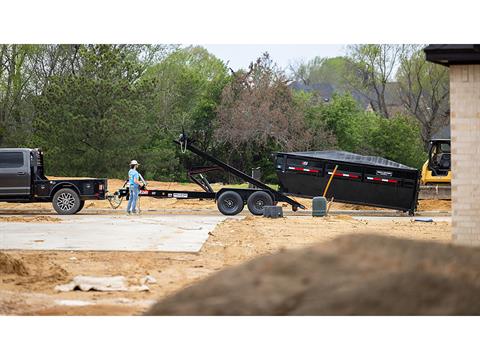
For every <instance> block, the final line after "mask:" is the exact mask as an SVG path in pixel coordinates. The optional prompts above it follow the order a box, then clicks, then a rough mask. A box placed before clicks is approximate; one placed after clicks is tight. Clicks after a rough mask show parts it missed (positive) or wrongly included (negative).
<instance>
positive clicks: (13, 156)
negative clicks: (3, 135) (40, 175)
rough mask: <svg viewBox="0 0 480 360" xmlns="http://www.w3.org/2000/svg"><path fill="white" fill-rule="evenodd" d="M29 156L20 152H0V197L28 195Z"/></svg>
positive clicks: (24, 152)
mask: <svg viewBox="0 0 480 360" xmlns="http://www.w3.org/2000/svg"><path fill="white" fill-rule="evenodd" d="M29 156H30V154H29V153H28V152H26V151H20V150H2V151H0V196H9V197H12V196H13V197H16V196H18V197H26V196H29V195H30V165H29V164H30V158H29Z"/></svg>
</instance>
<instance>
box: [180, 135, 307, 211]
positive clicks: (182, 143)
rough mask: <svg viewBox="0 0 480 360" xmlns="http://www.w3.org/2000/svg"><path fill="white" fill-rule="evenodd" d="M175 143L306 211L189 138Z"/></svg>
mask: <svg viewBox="0 0 480 360" xmlns="http://www.w3.org/2000/svg"><path fill="white" fill-rule="evenodd" d="M174 141H175V143H177V144H179V145H180V146H181V147H182V148H183V149H188V150H190V151H191V152H193V153H194V154H197V155H198V156H200V157H201V158H204V159H206V160H208V161H210V162H211V163H213V164H216V165H218V166H219V167H221V168H222V169H224V170H225V171H227V172H229V173H231V174H233V175H235V176H237V177H239V178H240V179H242V180H245V181H247V182H248V183H250V184H252V185H254V186H256V187H258V188H260V189H264V190H268V191H270V192H271V193H273V194H274V195H275V197H276V198H277V200H280V201H284V202H286V203H288V204H290V205H292V207H294V208H300V209H305V206H303V205H302V204H300V203H298V202H297V201H295V200H292V199H290V198H289V197H288V196H285V195H284V194H282V193H281V192H279V191H277V190H275V189H273V188H271V187H270V186H268V185H267V184H264V183H262V182H261V181H258V180H257V179H254V178H253V177H251V176H249V175H247V174H245V173H244V172H242V171H240V170H238V169H235V168H234V167H233V166H230V165H228V164H226V163H224V162H223V161H221V160H219V159H217V158H215V157H213V156H211V155H210V154H207V153H206V152H204V151H202V150H200V149H198V148H197V147H195V146H193V145H192V144H190V142H189V141H188V138H187V136H186V135H185V134H182V135H181V136H180V138H179V140H174Z"/></svg>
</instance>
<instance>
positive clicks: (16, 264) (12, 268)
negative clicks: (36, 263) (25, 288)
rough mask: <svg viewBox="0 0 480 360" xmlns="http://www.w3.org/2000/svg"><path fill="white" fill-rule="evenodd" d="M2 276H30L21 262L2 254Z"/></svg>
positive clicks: (0, 266) (0, 262)
mask: <svg viewBox="0 0 480 360" xmlns="http://www.w3.org/2000/svg"><path fill="white" fill-rule="evenodd" d="M0 274H15V275H20V276H25V275H28V269H27V267H26V266H25V265H24V264H23V262H22V261H21V260H18V259H15V258H14V257H12V256H10V255H8V254H5V253H1V252H0Z"/></svg>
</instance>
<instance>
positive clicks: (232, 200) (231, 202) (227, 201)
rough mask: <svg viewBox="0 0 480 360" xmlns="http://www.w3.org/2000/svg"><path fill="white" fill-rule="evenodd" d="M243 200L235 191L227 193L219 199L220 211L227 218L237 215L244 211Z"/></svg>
mask: <svg viewBox="0 0 480 360" xmlns="http://www.w3.org/2000/svg"><path fill="white" fill-rule="evenodd" d="M243 206H244V204H243V199H242V197H241V196H240V195H239V194H238V193H236V192H235V191H225V192H224V193H222V194H220V196H219V197H218V199H217V207H218V210H219V211H220V212H221V213H222V214H223V215H227V216H232V215H237V214H238V213H240V212H241V211H242V210H243Z"/></svg>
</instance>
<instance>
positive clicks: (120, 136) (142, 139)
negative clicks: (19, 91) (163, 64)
mask: <svg viewBox="0 0 480 360" xmlns="http://www.w3.org/2000/svg"><path fill="white" fill-rule="evenodd" d="M148 50H149V49H148V48H142V47H141V46H134V47H131V46H117V45H82V46H81V47H80V49H79V53H78V56H79V60H78V61H79V64H80V66H79V68H78V69H77V70H76V71H75V74H73V73H72V74H68V75H65V76H53V77H52V79H51V80H50V81H49V83H48V84H47V86H46V88H45V90H44V91H43V93H42V95H40V96H38V97H36V98H35V108H36V115H37V116H36V118H35V121H34V129H35V139H34V141H33V142H34V144H36V145H37V146H38V145H40V146H42V147H43V148H44V149H45V150H46V151H48V156H49V164H50V167H49V168H48V171H49V172H50V173H52V172H53V173H55V174H58V175H67V174H68V175H70V176H87V175H88V176H122V175H123V173H124V170H125V166H126V165H127V164H128V161H129V160H130V159H131V158H132V157H134V158H137V159H139V160H140V161H141V162H142V159H146V154H145V151H144V144H145V143H147V142H148V141H149V138H150V136H151V134H152V133H153V132H152V131H151V123H152V120H151V119H150V118H149V116H150V115H151V113H150V112H149V110H150V108H151V107H152V95H151V94H152V87H151V86H149V85H150V84H148V83H144V82H139V81H138V80H139V79H140V77H141V76H142V75H143V72H144V71H145V68H146V64H145V63H144V62H143V61H142V60H141V56H143V55H144V54H145V52H147V51H148Z"/></svg>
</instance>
